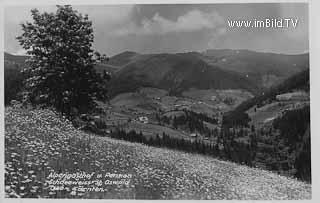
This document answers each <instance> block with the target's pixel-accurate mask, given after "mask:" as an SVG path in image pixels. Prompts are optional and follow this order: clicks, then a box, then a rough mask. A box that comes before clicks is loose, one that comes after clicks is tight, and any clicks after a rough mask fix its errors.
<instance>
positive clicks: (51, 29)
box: [17, 6, 106, 116]
mask: <svg viewBox="0 0 320 203" xmlns="http://www.w3.org/2000/svg"><path fill="white" fill-rule="evenodd" d="M31 13H32V18H33V23H29V22H27V23H25V24H22V30H23V33H22V35H21V36H19V37H18V38H17V39H18V40H19V42H20V44H21V45H22V47H23V48H24V49H26V50H28V51H27V53H28V54H29V55H30V58H29V59H28V60H27V66H26V68H25V69H24V70H23V71H24V72H25V73H27V75H28V78H27V79H26V80H25V86H26V99H27V100H28V101H30V102H31V103H33V104H41V105H45V106H54V107H55V108H56V109H57V110H59V111H61V112H62V113H65V114H66V115H68V116H73V115H74V114H78V113H79V112H86V111H88V110H90V109H94V108H95V107H96V104H95V100H104V99H106V81H105V79H106V78H103V77H102V76H101V75H100V74H98V73H97V72H96V71H95V69H94V65H95V64H96V63H97V62H99V61H100V60H101V58H102V57H101V55H100V54H99V53H97V52H94V51H93V50H92V49H91V46H92V43H93V29H92V23H91V21H89V20H88V16H87V15H86V16H82V14H79V13H78V12H77V11H75V10H73V9H72V8H71V6H57V11H56V13H47V12H44V13H42V14H40V13H39V11H38V10H37V9H33V10H32V11H31Z"/></svg>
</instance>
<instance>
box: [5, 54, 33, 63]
mask: <svg viewBox="0 0 320 203" xmlns="http://www.w3.org/2000/svg"><path fill="white" fill-rule="evenodd" d="M28 58H29V56H21V55H13V54H9V53H7V52H4V63H5V65H12V64H17V65H23V64H24V63H25V60H27V59H28Z"/></svg>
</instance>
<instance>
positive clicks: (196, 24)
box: [113, 9, 224, 36]
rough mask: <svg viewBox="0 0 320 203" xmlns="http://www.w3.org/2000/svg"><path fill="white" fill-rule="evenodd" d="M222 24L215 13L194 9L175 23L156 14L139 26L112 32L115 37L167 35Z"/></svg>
mask: <svg viewBox="0 0 320 203" xmlns="http://www.w3.org/2000/svg"><path fill="white" fill-rule="evenodd" d="M223 24H224V18H223V17H222V16H220V15H219V14H218V13H217V12H215V11H212V12H209V13H205V12H202V11H200V10H197V9H194V10H191V11H189V12H187V13H186V14H185V15H182V16H179V17H178V18H177V19H176V20H175V21H174V20H170V19H167V18H165V17H162V16H160V15H159V13H156V14H155V15H154V16H153V17H152V18H151V19H143V20H142V22H141V25H137V24H136V23H133V22H130V23H129V24H128V25H126V26H124V27H121V28H119V29H117V30H115V31H114V32H113V34H114V35H116V36H125V35H131V34H134V35H163V34H168V33H179V32H195V31H200V30H203V29H209V30H214V29H216V28H218V27H219V26H221V25H223Z"/></svg>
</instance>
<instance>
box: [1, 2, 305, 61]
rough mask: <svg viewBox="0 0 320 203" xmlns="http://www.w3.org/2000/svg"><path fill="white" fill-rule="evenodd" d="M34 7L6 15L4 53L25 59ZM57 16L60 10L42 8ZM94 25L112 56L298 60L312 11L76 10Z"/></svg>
mask: <svg viewBox="0 0 320 203" xmlns="http://www.w3.org/2000/svg"><path fill="white" fill-rule="evenodd" d="M34 7H36V6H33V7H26V6H24V7H21V6H20V7H7V8H6V9H5V24H4V25H5V51H7V52H9V53H13V54H21V53H24V50H23V49H22V48H21V47H20V45H19V44H18V42H17V40H16V39H15V37H16V36H18V35H19V34H21V26H20V25H19V24H20V23H23V22H26V21H30V22H32V21H31V16H30V10H31V9H32V8H34ZM37 8H38V9H39V10H40V11H49V12H52V11H55V9H56V7H55V6H39V7H37ZM73 8H74V9H76V10H78V11H79V12H81V13H83V14H88V15H89V18H90V19H91V20H92V21H93V26H94V34H95V42H94V48H95V49H96V50H98V51H100V52H102V53H105V54H107V55H109V56H112V55H115V54H118V53H120V52H123V51H126V50H130V51H136V52H139V53H162V52H187V51H204V50H207V49H225V48H228V49H249V50H256V51H262V52H275V53H287V54H297V53H304V52H307V51H308V49H309V46H308V43H309V42H308V29H309V28H308V5H307V4H304V3H291V4H289V3H281V4H280V3H277V4H270V3H269V4H261V3H259V4H188V5H183V4H180V5H174V4H171V5H164V4H163V5H106V6H101V5H93V6H79V5H78V6H73ZM266 18H269V19H283V18H293V19H298V24H297V27H296V28H293V26H291V27H289V28H242V29H240V28H230V27H229V26H228V20H254V19H256V20H264V19H266Z"/></svg>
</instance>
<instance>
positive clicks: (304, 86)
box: [223, 69, 310, 126]
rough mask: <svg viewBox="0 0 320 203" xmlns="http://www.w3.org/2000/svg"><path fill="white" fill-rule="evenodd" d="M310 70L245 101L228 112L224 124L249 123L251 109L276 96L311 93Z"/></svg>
mask: <svg viewBox="0 0 320 203" xmlns="http://www.w3.org/2000/svg"><path fill="white" fill-rule="evenodd" d="M309 77H310V76H309V69H307V70H303V71H301V72H299V73H297V74H295V75H293V76H291V77H289V78H288V79H286V80H285V81H284V82H282V83H280V84H279V85H275V86H273V87H271V88H270V89H269V90H267V91H265V92H262V93H260V95H258V96H255V97H253V98H251V99H249V100H247V101H244V102H243V103H241V104H240V105H239V106H237V107H236V108H235V109H234V110H232V111H230V112H227V113H226V114H225V115H224V118H223V124H224V125H226V126H234V125H243V124H246V123H247V122H248V117H247V115H246V114H245V111H247V110H248V109H249V108H251V107H253V106H255V105H258V106H259V105H261V104H262V103H263V102H264V101H266V100H275V97H276V95H278V94H283V93H287V92H290V91H292V90H296V89H300V90H305V91H309V88H310V80H309Z"/></svg>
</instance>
